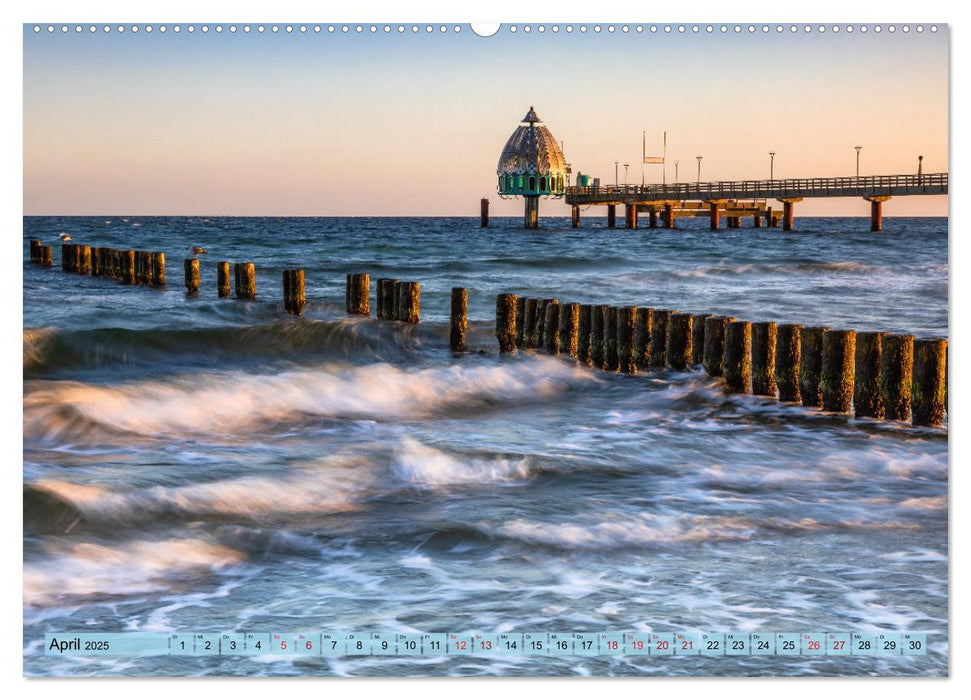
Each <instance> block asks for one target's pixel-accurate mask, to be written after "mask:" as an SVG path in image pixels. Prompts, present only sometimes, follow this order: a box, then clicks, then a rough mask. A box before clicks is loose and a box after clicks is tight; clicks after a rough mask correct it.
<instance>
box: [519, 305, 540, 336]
mask: <svg viewBox="0 0 971 700" xmlns="http://www.w3.org/2000/svg"><path fill="white" fill-rule="evenodd" d="M538 317H539V299H537V298H536V297H528V298H527V299H526V304H525V305H524V306H523V343H522V346H523V347H524V348H530V349H535V348H536V347H537V346H538V345H539V341H538V339H537V337H536V323H537V320H538Z"/></svg>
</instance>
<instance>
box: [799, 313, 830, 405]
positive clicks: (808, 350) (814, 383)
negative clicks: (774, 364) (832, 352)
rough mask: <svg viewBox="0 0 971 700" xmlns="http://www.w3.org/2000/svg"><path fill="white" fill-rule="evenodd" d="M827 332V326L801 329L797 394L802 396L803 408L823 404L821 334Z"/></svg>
mask: <svg viewBox="0 0 971 700" xmlns="http://www.w3.org/2000/svg"><path fill="white" fill-rule="evenodd" d="M828 330H829V327H827V326H820V327H815V326H814V327H810V328H803V329H802V337H801V345H800V346H799V394H800V395H801V396H802V405H803V406H821V405H822V403H823V392H822V386H821V378H822V373H823V334H824V333H825V332H826V331H828Z"/></svg>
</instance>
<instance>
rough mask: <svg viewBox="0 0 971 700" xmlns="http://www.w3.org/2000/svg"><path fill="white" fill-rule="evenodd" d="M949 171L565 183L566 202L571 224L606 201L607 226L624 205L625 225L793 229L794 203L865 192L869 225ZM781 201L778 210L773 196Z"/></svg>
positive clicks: (936, 185) (944, 181) (942, 190)
mask: <svg viewBox="0 0 971 700" xmlns="http://www.w3.org/2000/svg"><path fill="white" fill-rule="evenodd" d="M947 190H948V174H947V173H928V174H926V175H923V174H921V175H871V176H867V177H816V178H800V179H786V180H738V181H727V182H678V183H672V184H663V185H661V184H656V185H614V186H603V185H600V186H598V187H576V186H573V187H567V188H566V189H565V193H564V196H565V200H566V203H567V204H569V205H571V206H572V207H573V216H572V221H573V226H574V228H576V227H578V226H579V225H580V216H579V208H580V207H581V206H593V205H597V206H606V207H607V226H608V228H613V227H614V226H615V225H616V208H617V206H623V207H624V209H625V214H626V221H625V226H626V228H629V229H634V228H637V227H638V226H637V222H638V214H641V213H647V214H648V215H649V216H650V219H649V220H650V228H657V226H658V219H659V218H660V222H661V225H662V226H663V227H664V228H674V222H675V220H676V219H678V218H683V217H686V216H687V217H693V216H707V217H709V219H710V221H711V229H712V230H717V229H718V228H719V222H720V220H721V218H722V217H723V216H724V217H725V219H726V220H727V222H728V227H729V228H738V227H739V226H740V222H741V220H742V219H744V218H747V217H752V220H753V226H754V227H756V228H758V227H760V226H761V225H762V222H763V221H765V222H767V225H768V226H775V225H776V224H777V222H778V220H779V219H781V221H782V228H783V229H784V230H786V231H792V230H793V228H794V227H793V220H794V213H795V205H796V204H797V203H798V202H801V201H803V200H804V199H810V198H821V197H861V198H863V199H865V200H867V201H868V202H870V230H871V231H880V230H882V228H883V203H884V202H886V201H888V200H890V199H891V198H892V197H903V196H916V195H941V194H947V193H948V191H947ZM770 200H774V201H777V202H779V203H780V204H781V205H782V207H781V209H782V211H781V212H780V211H779V210H778V209H777V208H773V207H772V206H771V205H770V204H769V202H770Z"/></svg>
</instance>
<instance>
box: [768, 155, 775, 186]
mask: <svg viewBox="0 0 971 700" xmlns="http://www.w3.org/2000/svg"><path fill="white" fill-rule="evenodd" d="M769 179H770V180H775V151H769Z"/></svg>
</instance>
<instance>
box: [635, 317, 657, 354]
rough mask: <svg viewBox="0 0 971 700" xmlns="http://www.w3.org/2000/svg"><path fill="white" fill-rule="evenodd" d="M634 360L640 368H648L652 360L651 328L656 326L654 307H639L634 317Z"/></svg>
mask: <svg viewBox="0 0 971 700" xmlns="http://www.w3.org/2000/svg"><path fill="white" fill-rule="evenodd" d="M634 324H635V327H634V362H635V363H637V367H638V369H647V368H648V367H650V362H651V330H652V329H653V328H654V309H652V308H650V307H647V306H638V307H637V318H635V319H634Z"/></svg>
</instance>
